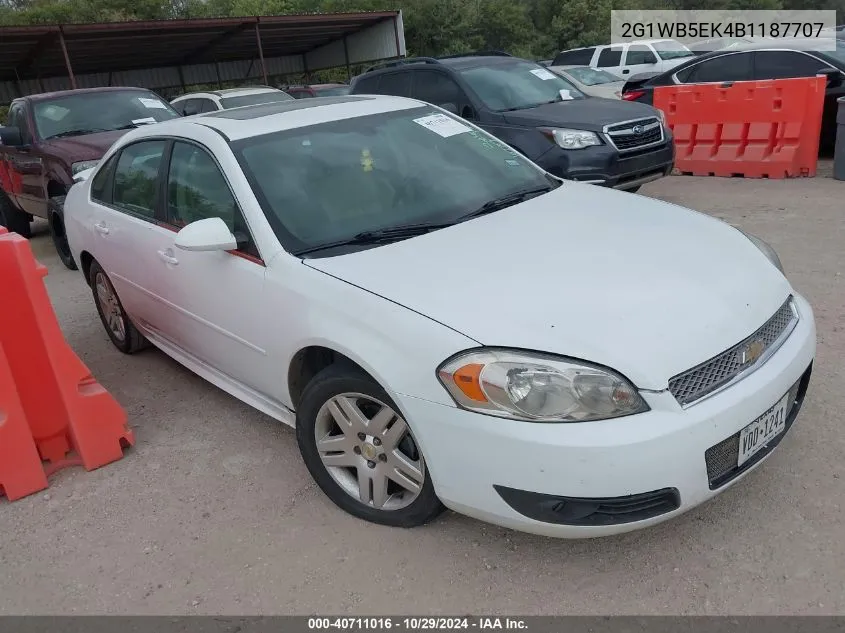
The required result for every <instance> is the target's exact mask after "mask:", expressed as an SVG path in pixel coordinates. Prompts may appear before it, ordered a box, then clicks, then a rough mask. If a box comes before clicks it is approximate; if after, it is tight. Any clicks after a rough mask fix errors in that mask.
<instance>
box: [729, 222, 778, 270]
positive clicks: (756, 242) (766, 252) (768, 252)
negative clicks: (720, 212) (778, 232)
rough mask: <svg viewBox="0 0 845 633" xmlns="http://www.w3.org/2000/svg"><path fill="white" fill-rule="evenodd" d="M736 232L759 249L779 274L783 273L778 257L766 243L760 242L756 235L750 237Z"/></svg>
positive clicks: (744, 233) (743, 232)
mask: <svg viewBox="0 0 845 633" xmlns="http://www.w3.org/2000/svg"><path fill="white" fill-rule="evenodd" d="M737 231H739V232H740V233H742V234H743V235H744V236H745V237H747V238H748V239H749V240H750V241H751V243H752V244H754V246H756V247H757V248H759V249H760V252H761V253H763V255H765V256H766V257H768V258H769V261H770V262H772V263H773V264H774V265H775V268H777V269H778V270H779V271H780V272H781V273H783V272H784V270H783V264H781V263H780V257H778V254H777V253H776V252H775V249H773V248H772V247H771V245H770V244H769V243H768V242H765V241H763V240H761V239H760V238H759V237H757V236H756V235H751V234H750V233H746V232H745V231H743V230H742V229H737ZM784 274H785V273H784Z"/></svg>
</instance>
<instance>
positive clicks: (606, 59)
mask: <svg viewBox="0 0 845 633" xmlns="http://www.w3.org/2000/svg"><path fill="white" fill-rule="evenodd" d="M621 65H622V47H621V46H609V47H608V48H605V49H603V50H602V52H601V53H599V61H598V62H597V63H596V66H598V67H599V68H615V67H617V66H621Z"/></svg>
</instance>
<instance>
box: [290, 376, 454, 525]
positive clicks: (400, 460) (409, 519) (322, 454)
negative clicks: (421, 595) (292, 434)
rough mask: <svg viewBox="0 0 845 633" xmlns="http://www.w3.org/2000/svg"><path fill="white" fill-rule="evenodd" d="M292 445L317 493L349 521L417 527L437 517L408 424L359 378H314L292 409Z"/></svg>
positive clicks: (377, 387)
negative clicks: (296, 445)
mask: <svg viewBox="0 0 845 633" xmlns="http://www.w3.org/2000/svg"><path fill="white" fill-rule="evenodd" d="M296 437H297V441H298V443H299V450H300V453H301V454H302V458H303V459H304V460H305V465H306V467H307V468H308V470H309V472H310V473H311V476H312V477H313V478H314V480H315V481H316V482H317V485H318V486H320V489H321V490H322V491H323V492H324V493H325V494H326V496H328V497H329V498H330V499H331V500H332V501H333V502H334V503H335V504H337V505H338V506H340V507H341V508H342V509H344V510H346V511H347V512H348V513H349V514H352V515H354V516H356V517H358V518H361V519H364V520H366V521H370V522H372V523H380V524H382V525H391V526H395V527H416V526H419V525H423V524H424V523H427V522H428V521H430V520H431V519H433V518H434V517H436V516H437V515H438V514H440V512H442V511H443V505H442V504H441V503H440V500H439V499H438V498H437V495H436V494H435V492H434V485H433V484H432V481H431V476H430V475H429V473H428V471H427V470H426V464H425V459H424V458H423V455H422V452H421V450H420V447H419V445H418V444H417V442H416V440H415V439H414V436H413V433H412V432H411V429H410V427H409V426H408V423H407V422H405V420H404V418H403V417H402V414H401V413H399V411H398V407H397V406H396V405H395V404H394V403H393V401H392V400H391V399H390V397H389V396H388V395H387V393H386V392H385V391H384V389H382V388H381V386H380V385H379V384H378V383H377V382H375V381H374V380H373V379H372V378H370V377H369V376H367V375H366V374H364V373H363V372H361V371H360V370H357V369H354V368H349V367H345V366H341V365H332V366H330V367H328V368H327V369H324V370H323V371H321V372H320V373H319V374H317V375H316V376H315V377H314V378H313V380H312V381H311V382H310V383H309V384H308V385H307V386H306V388H305V391H304V392H303V394H302V401H301V402H300V406H299V407H298V408H297V415H296Z"/></svg>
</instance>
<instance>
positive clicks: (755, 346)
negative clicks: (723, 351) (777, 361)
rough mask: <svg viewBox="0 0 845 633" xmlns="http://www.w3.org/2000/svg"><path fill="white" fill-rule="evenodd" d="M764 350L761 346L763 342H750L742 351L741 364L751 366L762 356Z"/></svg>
mask: <svg viewBox="0 0 845 633" xmlns="http://www.w3.org/2000/svg"><path fill="white" fill-rule="evenodd" d="M764 350H765V346H764V345H763V341H760V340H756V341H751V342H750V343H749V344H748V345H746V346H745V348H744V349H743V350H742V364H743V365H751V364H753V363H756V362H757V361H758V360H759V359H760V357H761V356H762V355H763V351H764Z"/></svg>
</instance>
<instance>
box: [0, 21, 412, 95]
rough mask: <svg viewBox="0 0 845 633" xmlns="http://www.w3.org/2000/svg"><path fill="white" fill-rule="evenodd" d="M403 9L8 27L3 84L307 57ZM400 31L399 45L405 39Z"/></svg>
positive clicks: (2, 35) (0, 43) (0, 70)
mask: <svg viewBox="0 0 845 633" xmlns="http://www.w3.org/2000/svg"><path fill="white" fill-rule="evenodd" d="M397 15H399V12H398V11H378V12H363V13H326V14H309V15H273V16H261V17H255V16H249V17H234V18H200V19H190V20H151V21H142V22H109V23H101V24H61V25H59V24H51V25H37V26H7V27H0V81H4V80H5V81H14V80H16V79H17V80H23V79H34V78H36V77H37V76H47V77H49V76H59V75H66V74H67V65H66V63H65V54H64V50H63V43H64V47H65V48H66V50H67V56H68V58H69V60H70V65H71V69H72V71H73V73H74V74H75V75H77V74H78V75H83V74H86V73H103V72H117V71H124V70H134V69H141V68H159V67H167V66H186V65H194V64H203V63H215V62H226V61H241V60H248V59H249V60H251V59H256V58H257V57H258V56H259V49H258V37H257V33H256V30H257V31H258V32H259V33H260V42H261V49H262V53H263V56H264V57H265V58H272V57H283V56H288V55H301V54H304V53H308V52H309V51H312V50H314V49H316V48H319V47H320V46H324V45H326V44H329V43H331V42H334V41H337V40H340V39H342V38H343V37H345V36H348V35H352V34H353V33H357V32H358V31H361V30H363V29H366V28H369V27H371V26H373V25H375V24H376V23H378V22H381V21H384V20H395V19H396V16H397ZM398 37H399V36H398V34H397V42H398Z"/></svg>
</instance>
